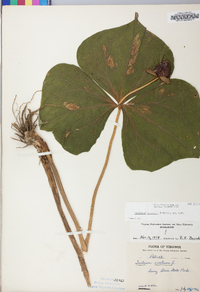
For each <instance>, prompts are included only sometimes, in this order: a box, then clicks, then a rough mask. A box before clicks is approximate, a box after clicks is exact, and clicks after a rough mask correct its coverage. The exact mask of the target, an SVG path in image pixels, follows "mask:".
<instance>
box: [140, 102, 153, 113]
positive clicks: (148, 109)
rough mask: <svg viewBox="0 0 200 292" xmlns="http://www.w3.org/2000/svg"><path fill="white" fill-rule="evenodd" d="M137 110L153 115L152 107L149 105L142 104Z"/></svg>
mask: <svg viewBox="0 0 200 292" xmlns="http://www.w3.org/2000/svg"><path fill="white" fill-rule="evenodd" d="M137 108H138V110H139V111H140V112H141V113H143V114H151V111H150V106H148V105H147V104H141V105H139V106H138V107H137Z"/></svg>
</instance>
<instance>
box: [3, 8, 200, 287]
mask: <svg viewBox="0 0 200 292" xmlns="http://www.w3.org/2000/svg"><path fill="white" fill-rule="evenodd" d="M16 9H17V10H16ZM199 9H200V6H199V5H194V6H192V5H189V6H178V7H177V6H169V7H168V6H115V7H114V6H107V7H105V6H82V7H81V6H74V7H73V6H65V7H59V6H57V7H17V8H15V7H3V23H2V25H3V33H2V37H3V47H2V50H3V61H2V65H3V84H2V86H3V104H2V108H3V113H2V114H3V231H2V232H3V252H2V278H3V279H2V287H3V289H2V290H3V291H26V292H29V291H34V292H35V291H38V292H39V291H42V292H43V291H48V292H50V291H58V292H59V291H89V288H87V287H86V284H85V280H84V278H83V276H82V274H81V271H80V267H79V264H78V260H77V257H76V255H75V252H74V250H73V248H72V246H71V243H70V241H69V239H68V238H67V236H66V234H65V233H64V228H63V226H62V222H61V219H60V217H59V215H58V213H57V210H56V206H55V203H54V200H53V196H52V194H51V190H50V188H49V185H48V182H47V178H46V175H45V173H44V170H43V168H42V165H39V159H38V158H37V157H34V156H31V157H26V156H21V154H20V155H19V153H26V154H27V153H30V152H32V153H33V152H34V149H31V148H25V149H23V150H22V149H17V148H16V147H17V146H21V144H20V143H18V142H16V141H14V140H11V138H10V137H13V131H12V129H11V123H12V122H14V118H13V115H12V103H13V100H14V97H15V95H17V102H18V104H21V103H22V102H26V101H29V100H30V99H31V97H32V95H33V93H34V92H35V91H36V90H40V89H41V88H42V82H43V80H44V78H45V75H46V73H47V71H48V70H49V69H50V68H51V67H52V66H54V65H56V64H57V63H63V62H65V63H70V64H77V62H76V51H77V48H78V46H79V45H80V44H81V42H82V41H83V40H84V39H85V38H87V37H89V36H90V35H92V34H94V33H96V32H97V31H100V30H103V29H108V28H113V27H116V26H120V25H123V24H126V23H128V22H130V21H132V20H133V18H134V15H135V12H136V11H137V12H138V13H139V20H140V22H141V23H142V24H143V25H145V26H147V28H148V30H150V31H152V32H153V33H154V34H156V35H157V36H158V37H160V38H162V39H163V40H164V41H165V42H166V44H167V45H168V46H169V47H170V48H171V49H172V51H173V53H174V56H175V71H174V73H173V78H180V79H185V80H186V81H188V82H189V83H191V84H192V85H193V86H195V87H196V88H197V89H198V91H200V84H199V64H200V54H199V44H200V34H199V29H200V22H195V23H178V24H168V22H167V12H171V11H179V10H181V11H188V10H199ZM16 11H17V13H16ZM39 104H40V94H39V93H38V94H37V95H36V96H35V98H34V102H33V103H32V106H33V109H36V108H38V107H39ZM121 118H122V116H121ZM114 119H115V113H113V114H112V116H111V117H110V118H109V121H108V123H107V125H106V128H105V130H104V131H103V133H102V135H101V136H100V138H99V139H98V141H97V143H96V144H95V145H94V146H93V147H92V149H91V151H90V152H89V153H83V154H81V155H79V156H73V155H71V154H69V153H67V152H65V151H64V150H62V148H61V146H60V145H59V144H58V143H57V142H56V141H55V140H54V138H53V136H52V134H51V133H47V132H43V131H41V132H40V131H39V130H38V132H40V134H41V136H42V137H43V138H44V139H45V140H46V142H47V143H48V144H49V147H50V149H51V151H52V152H53V153H54V152H55V155H54V161H55V163H56V166H57V168H58V171H59V172H60V175H61V179H62V181H63V184H64V188H65V190H66V193H67V194H68V196H69V200H70V202H71V205H72V206H73V208H74V211H75V213H76V214H78V215H77V216H78V219H79V222H80V223H81V226H82V228H83V230H85V229H86V228H87V220H88V214H89V208H90V201H91V197H92V193H93V190H94V187H95V184H96V182H97V179H98V176H99V174H100V171H101V168H102V165H103V162H104V158H105V154H106V150H107V145H108V142H109V139H110V135H111V132H112V128H113V123H112V121H114ZM120 136H121V134H120V130H119V129H118V131H117V135H116V137H115V141H114V145H113V149H112V155H111V158H110V162H109V166H108V169H107V171H106V175H105V177H104V180H103V183H102V185H101V187H100V190H99V194H98V198H97V202H96V204H97V205H96V208H95V217H94V225H93V229H94V234H92V238H91V242H90V247H89V252H88V254H87V255H86V262H87V264H88V268H89V270H90V276H91V280H92V283H94V281H98V280H99V279H100V278H101V277H114V278H124V279H126V269H127V258H126V247H127V242H128V241H129V223H127V222H125V221H124V212H125V202H126V201H198V196H199V190H200V181H199V175H200V162H199V160H197V159H184V160H181V161H178V162H175V163H173V164H171V165H170V166H167V167H165V168H163V169H161V170H159V171H156V172H154V173H150V172H146V171H131V170H130V169H129V168H128V167H127V166H126V164H125V162H124V159H123V154H122V149H121V140H120V139H121V137H120ZM22 146H23V145H22ZM94 290H96V291H98V290H100V289H94ZM104 291H105V290H104Z"/></svg>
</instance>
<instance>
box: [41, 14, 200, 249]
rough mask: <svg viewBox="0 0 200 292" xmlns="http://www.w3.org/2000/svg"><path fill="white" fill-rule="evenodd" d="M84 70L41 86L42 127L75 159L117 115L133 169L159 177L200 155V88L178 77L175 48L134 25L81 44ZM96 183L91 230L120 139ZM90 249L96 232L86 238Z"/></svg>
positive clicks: (59, 69) (62, 70) (68, 69)
mask: <svg viewBox="0 0 200 292" xmlns="http://www.w3.org/2000/svg"><path fill="white" fill-rule="evenodd" d="M77 60H78V64H79V67H78V66H75V65H69V64H58V65H56V66H54V67H53V68H52V69H50V71H49V72H48V73H47V75H46V78H45V80H44V83H43V88H42V100H41V107H40V110H39V124H40V128H41V129H42V130H46V131H51V132H53V134H54V136H55V138H56V140H57V141H58V142H59V143H60V144H61V145H62V146H63V148H64V149H65V150H66V151H68V152H70V153H72V154H75V155H78V154H80V153H82V152H86V151H89V150H90V149H91V147H92V146H93V145H94V144H95V143H96V141H97V139H98V137H99V136H100V134H101V132H102V131H103V129H104V126H105V124H106V121H107V119H108V117H109V116H110V114H111V112H112V111H113V110H115V109H117V113H116V119H115V123H116V124H117V123H118V120H119V116H120V114H123V128H122V147H123V154H124V159H125V161H126V164H127V165H128V167H129V168H130V169H132V170H147V171H155V170H158V169H160V168H162V167H164V166H166V165H169V164H170V163H172V162H173V161H176V160H179V159H183V158H199V155H200V135H199V133H200V101H199V94H198V92H197V90H196V89H195V88H194V87H193V86H192V85H190V84H189V83H187V82H186V81H184V80H180V79H173V78H172V74H173V70H174V57H173V53H172V51H171V50H170V48H169V47H168V46H167V45H166V44H165V43H164V42H163V41H162V40H161V39H160V38H158V37H157V36H155V35H154V34H152V33H151V32H149V31H148V30H147V29H146V28H145V27H144V26H143V25H142V24H141V23H140V22H139V20H138V14H137V13H136V15H135V19H134V20H133V21H132V22H131V23H128V24H126V25H123V26H121V27H117V28H113V29H108V30H104V31H101V32H98V33H96V34H94V35H92V36H91V37H89V38H88V39H86V40H85V41H83V43H82V44H81V45H80V47H79V48H78V51H77ZM116 124H115V125H114V128H113V132H112V133H111V138H110V142H108V150H107V155H106V158H105V163H104V166H103V169H102V171H101V173H100V177H99V179H98V182H97V184H96V187H95V190H94V193H93V197H92V202H91V210H90V215H89V221H88V231H91V230H92V222H93V216H94V208H95V200H96V196H97V192H98V189H99V186H100V184H101V181H102V178H103V176H104V173H105V170H106V167H107V165H108V161H109V157H110V153H111V148H112V144H113V141H114V137H115V133H116V127H117V126H116ZM81 240H82V242H83V244H82V246H83V247H82V250H84V251H87V250H88V247H89V241H90V233H88V234H87V236H86V238H85V239H83V238H82V239H81Z"/></svg>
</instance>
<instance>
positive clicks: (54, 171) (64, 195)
mask: <svg viewBox="0 0 200 292" xmlns="http://www.w3.org/2000/svg"><path fill="white" fill-rule="evenodd" d="M47 157H48V160H49V163H50V165H51V168H52V171H53V174H54V177H55V180H56V183H57V186H58V188H59V191H60V194H61V196H62V199H63V201H64V203H65V206H66V207H67V210H68V212H69V214H70V216H71V218H72V220H73V222H74V225H75V227H76V230H77V231H82V228H81V227H80V224H79V222H78V220H77V218H76V215H75V214H74V211H73V209H72V207H71V205H70V203H69V200H68V198H67V196H66V194H65V190H64V188H63V185H62V182H61V179H60V175H59V173H58V170H57V168H56V166H55V164H54V162H53V159H52V157H51V155H48V156H47ZM78 236H79V241H80V244H81V249H82V251H87V246H86V244H85V240H84V238H83V234H82V233H81V234H78Z"/></svg>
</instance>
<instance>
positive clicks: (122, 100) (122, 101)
mask: <svg viewBox="0 0 200 292" xmlns="http://www.w3.org/2000/svg"><path fill="white" fill-rule="evenodd" d="M158 79H159V77H156V78H155V79H153V80H151V81H150V82H148V83H147V84H145V85H143V86H141V87H139V88H136V89H135V90H133V91H131V92H129V93H128V94H127V95H125V96H124V97H123V98H122V99H121V100H120V102H119V105H121V104H123V103H124V102H125V100H126V98H127V97H128V96H130V95H131V94H133V93H135V92H137V91H139V90H141V89H143V88H145V87H147V86H148V85H150V84H151V83H153V82H155V81H156V80H158Z"/></svg>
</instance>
